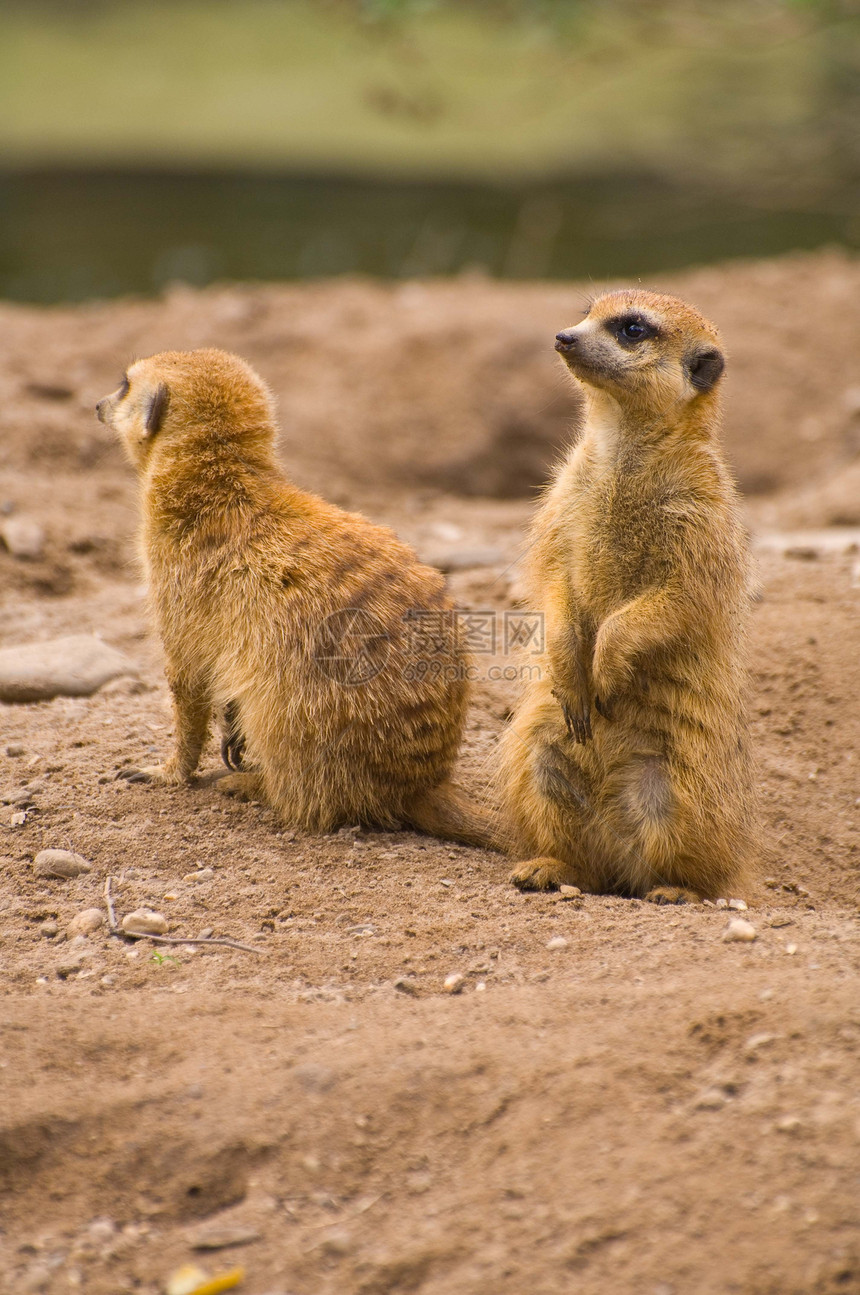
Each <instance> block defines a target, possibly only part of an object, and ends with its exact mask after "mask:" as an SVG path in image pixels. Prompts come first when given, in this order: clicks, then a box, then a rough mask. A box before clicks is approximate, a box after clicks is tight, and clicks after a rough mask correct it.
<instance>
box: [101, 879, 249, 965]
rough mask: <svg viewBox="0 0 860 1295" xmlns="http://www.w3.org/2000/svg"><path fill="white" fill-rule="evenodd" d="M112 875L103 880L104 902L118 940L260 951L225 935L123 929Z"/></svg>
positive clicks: (112, 931) (109, 926) (109, 924)
mask: <svg viewBox="0 0 860 1295" xmlns="http://www.w3.org/2000/svg"><path fill="white" fill-rule="evenodd" d="M113 880H114V878H113V877H108V879H107V881H106V882H105V903H106V905H107V912H108V929H109V931H110V933H111V935H115V936H116V937H117V939H118V940H130V941H134V940H153V941H154V942H155V943H156V944H209V945H217V946H218V947H220V948H222V949H241V950H242V951H243V952H244V953H262V952H263V950H262V949H257V948H255V947H254V945H253V944H242V943H241V942H240V941H239V940H231V939H229V937H227V936H218V935H207V936H199V937H198V938H197V939H196V940H193V939H186V938H185V936H184V935H150V934H149V933H148V932H143V931H141V933H140V934H139V935H137V934H135V932H134V931H124V930H123V929H122V927H121V926H120V925H119V924H118V923H117V920H116V911H115V909H114V906H113V895H112V894H111V882H112V881H113Z"/></svg>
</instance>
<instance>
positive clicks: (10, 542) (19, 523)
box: [0, 517, 45, 562]
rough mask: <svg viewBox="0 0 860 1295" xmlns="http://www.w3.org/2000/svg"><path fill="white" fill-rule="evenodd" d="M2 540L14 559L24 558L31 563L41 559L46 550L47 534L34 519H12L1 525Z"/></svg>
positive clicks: (0, 534) (0, 536) (0, 538)
mask: <svg viewBox="0 0 860 1295" xmlns="http://www.w3.org/2000/svg"><path fill="white" fill-rule="evenodd" d="M0 540H2V541H3V543H4V545H5V546H6V548H7V549H8V550H9V552H10V553H11V554H12V556H13V558H24V559H28V560H29V561H31V562H34V561H36V560H37V559H38V558H40V557H41V556H42V553H43V551H44V548H45V532H44V531H43V530H42V528H41V526H40V525H39V523H38V522H35V521H33V519H32V517H10V518H9V519H8V520H7V521H5V522H3V524H2V525H0Z"/></svg>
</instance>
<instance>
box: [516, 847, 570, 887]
mask: <svg viewBox="0 0 860 1295" xmlns="http://www.w3.org/2000/svg"><path fill="white" fill-rule="evenodd" d="M568 873H569V869H568V868H567V867H566V866H565V865H564V864H563V863H562V862H561V860H560V859H552V858H549V857H548V856H546V855H543V856H541V857H540V858H538V859H527V860H526V862H525V863H521V864H520V865H519V867H518V868H514V870H513V872H512V873H511V875H510V877H509V878H508V880H509V881H511V882H512V883H513V885H515V886H516V887H517V889H518V890H558V888H559V886H563V885H565V883H566V882H568V881H569V880H570V878H569V876H568Z"/></svg>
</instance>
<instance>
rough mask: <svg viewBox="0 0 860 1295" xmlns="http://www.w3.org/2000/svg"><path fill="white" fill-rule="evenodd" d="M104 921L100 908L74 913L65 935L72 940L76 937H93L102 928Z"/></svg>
mask: <svg viewBox="0 0 860 1295" xmlns="http://www.w3.org/2000/svg"><path fill="white" fill-rule="evenodd" d="M104 920H105V915H104V913H103V912H102V910H101V909H100V908H85V909H84V910H83V911H82V912H80V913H76V914H75V916H74V917H73V918H72V920H71V922H69V925H68V926H67V927H66V934H67V935H68V937H69V939H73V938H74V936H76V935H93V934H94V933H95V932H96V931H98V930H99V928H100V927H102V926H104Z"/></svg>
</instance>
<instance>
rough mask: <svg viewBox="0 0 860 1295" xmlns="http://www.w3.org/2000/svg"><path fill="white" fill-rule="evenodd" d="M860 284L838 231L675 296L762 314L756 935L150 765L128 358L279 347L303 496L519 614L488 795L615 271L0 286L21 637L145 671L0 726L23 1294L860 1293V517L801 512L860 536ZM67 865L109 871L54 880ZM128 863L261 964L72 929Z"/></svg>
mask: <svg viewBox="0 0 860 1295" xmlns="http://www.w3.org/2000/svg"><path fill="white" fill-rule="evenodd" d="M858 277H860V273H858V269H857V266H856V265H855V263H854V262H852V261H850V260H848V259H847V258H845V257H843V256H841V255H840V254H838V253H835V252H834V253H826V254H822V255H820V256H815V257H814V256H804V257H796V258H787V259H784V260H780V261H778V262H773V263H765V264H757V265H731V266H727V267H724V268H722V269H709V270H707V271H701V272H695V273H690V274H687V275H684V276H676V277H674V278H673V279H671V280H669V279H668V278H667V280H666V281H665V282H664V283H662V284H661V285H658V286H667V287H669V288H672V289H674V290H676V291H678V292H681V293H683V294H685V295H688V296H689V297H690V298H691V299H692V300H694V301H695V302H697V304H699V305H700V306H701V307H702V308H703V309H704V310H705V311H706V313H708V314H709V315H711V316H713V317H714V318H715V319H716V320H717V321H718V322H719V323H720V325H721V326H722V327H723V329H724V332H725V335H726V339H727V342H728V345H729V348H730V351H731V354H732V366H731V379H730V389H729V391H730V398H729V411H728V419H727V438H728V442H729V445H730V448H731V452H732V455H733V457H734V459H735V462H736V464H737V466H738V469H739V471H740V472H741V475H742V476H743V478H744V479H745V480H746V481H747V482H748V483H751V484H753V485H756V487H757V488H758V489H759V490H760V491H764V493H761V494H759V495H758V496H757V497H756V498H755V499H753V500H752V501H751V506H750V516H751V519H752V520H753V522H754V523H755V527H756V543H757V549H758V555H759V590H760V594H759V597H758V600H757V602H756V604H755V609H754V614H753V628H752V643H751V656H752V666H753V675H752V683H753V689H752V702H751V715H752V728H753V735H754V739H755V749H756V753H757V758H758V761H759V768H760V784H761V796H762V815H763V819H764V827H765V832H764V837H765V842H766V850H765V855H764V857H763V859H762V861H761V869H760V876H759V879H758V881H757V883H756V885H755V886H753V887H752V888H751V890H750V892H749V893H748V894H747V895H746V896H745V897H744V898H745V899H746V900H747V902H748V903H749V906H750V910H749V912H748V913H747V914H745V916H747V917H749V918H750V919H751V921H752V922H753V924H754V926H755V928H756V933H757V938H756V939H755V940H754V941H753V942H752V943H749V944H735V943H726V942H724V941H723V939H722V935H723V932H724V930H725V926H726V916H727V915H726V914H725V913H724V912H721V911H720V910H719V909H717V908H715V907H705V906H702V907H691V908H681V909H677V910H676V909H668V910H667V909H657V908H654V907H652V906H650V905H645V904H642V903H640V902H639V901H627V900H622V899H616V898H600V897H587V898H584V899H577V898H574V899H566V898H558V897H555V896H541V895H535V896H525V895H520V894H519V893H518V892H516V891H514V890H513V889H512V888H511V887H510V886H509V885H508V884H507V881H506V875H507V871H508V865H507V863H506V862H505V861H504V860H503V859H501V858H500V857H499V856H497V855H493V854H490V853H488V852H482V851H477V850H470V849H467V848H465V847H460V846H454V845H448V844H446V843H444V842H439V841H434V840H431V839H428V838H422V837H418V836H416V835H414V834H411V833H407V832H395V833H374V832H366V831H362V830H359V829H358V828H346V829H344V830H343V831H341V832H338V833H335V834H333V835H331V836H325V837H299V836H296V835H295V834H294V833H292V832H290V831H288V830H284V829H283V828H281V827H280V826H279V825H278V824H277V823H276V822H275V820H274V818H273V816H272V815H271V813H270V812H269V811H268V810H267V809H266V808H265V807H263V806H256V805H246V804H239V803H236V802H232V801H227V800H226V799H225V798H224V797H222V796H220V795H219V794H218V791H217V789H216V788H215V787H214V786H213V785H212V784H211V782H210V781H207V779H206V778H203V779H202V780H201V781H200V782H199V783H198V784H197V785H195V786H194V787H192V788H183V789H179V790H166V789H158V788H150V787H141V786H135V785H130V784H128V783H127V782H125V781H124V780H122V779H118V778H117V775H118V774H119V773H121V772H122V770H123V769H127V768H128V766H129V765H132V764H138V763H143V762H147V763H148V762H151V761H152V760H153V759H157V758H158V757H159V756H160V755H161V754H163V753H164V751H165V750H166V749H167V747H168V744H169V742H170V712H169V706H168V696H167V689H166V686H165V683H164V678H163V672H162V667H161V662H160V658H159V652H158V649H157V645H156V644H155V643H154V642H153V641H152V639H151V638H150V637H149V635H148V633H147V628H146V620H145V614H144V606H143V591H142V589H141V587H140V582H139V577H138V575H137V573H136V571H135V568H134V564H133V560H132V556H133V535H134V530H135V526H136V509H135V504H134V487H133V482H132V477H131V471H130V469H128V468H127V467H126V466H125V464H124V463H123V462H122V460H121V458H120V456H119V453H118V451H117V450H116V448H115V447H114V446H113V445H111V444H110V442H108V441H107V440H106V434H105V432H104V429H103V428H101V426H100V425H99V424H98V423H96V422H95V419H94V418H93V414H92V404H93V403H94V401H95V400H96V399H97V398H98V397H99V396H100V395H102V394H103V393H104V392H105V391H106V390H107V389H108V388H109V387H110V386H111V385H112V384H113V382H114V381H115V379H116V378H117V376H118V374H119V373H120V372H121V370H122V368H123V367H124V365H125V364H126V363H127V361H128V359H129V357H130V356H131V355H133V354H135V353H139V354H140V353H147V352H150V351H153V350H156V349H161V348H163V347H167V346H192V345H204V344H207V345H208V344H212V343H215V344H219V345H223V346H228V347H230V348H232V349H236V350H239V351H241V352H243V353H244V354H247V355H248V356H249V357H250V358H251V359H252V360H253V361H254V362H255V363H256V364H257V365H258V366H259V368H260V369H261V371H262V372H263V373H264V374H265V376H266V377H267V378H268V379H269V380H270V381H271V383H272V385H273V387H274V388H275V390H276V392H277V394H278V396H279V399H280V404H281V409H282V415H283V423H284V454H285V457H286V459H287V461H288V462H289V463H290V465H291V468H292V469H293V470H294V472H295V475H296V476H297V477H298V478H299V479H300V480H301V481H302V482H303V483H305V484H311V485H314V486H317V487H319V488H320V489H321V490H324V491H325V493H326V494H327V495H329V496H330V497H334V498H338V499H340V500H342V501H344V502H347V503H349V504H359V505H363V506H365V507H367V508H368V509H370V510H371V511H372V512H373V513H374V516H376V517H377V518H379V519H380V520H384V521H387V522H389V523H391V524H393V525H394V526H395V527H396V528H397V529H398V530H399V531H400V532H401V533H402V534H403V535H404V537H406V538H407V539H409V540H410V541H411V542H412V543H413V544H415V545H416V546H417V547H418V549H419V551H421V552H422V553H423V554H425V555H427V556H431V557H434V558H435V559H436V560H438V561H440V562H442V561H444V562H445V564H446V565H447V566H448V568H449V569H450V572H451V574H450V583H451V588H452V591H453V593H454V595H455V597H456V599H457V600H458V602H459V603H461V604H462V605H464V606H467V607H471V608H472V609H476V610H481V611H483V612H485V613H487V614H488V615H490V616H491V617H494V618H495V619H494V621H493V623H494V625H495V627H496V639H497V641H496V645H495V650H494V651H490V650H489V648H488V651H487V653H486V654H482V655H480V657H479V664H480V672H481V679H480V681H479V682H478V684H477V686H476V691H475V701H474V706H473V708H472V711H471V715H470V722H469V730H468V734H467V740H466V743H465V747H464V751H463V757H462V761H461V767H460V778H461V781H462V782H463V783H464V784H466V785H469V786H470V787H472V788H473V789H475V790H479V789H480V788H481V786H482V785H483V783H484V781H485V779H486V776H487V773H488V771H489V770H490V769H491V767H492V762H493V756H494V750H495V744H496V741H497V738H498V735H499V733H500V732H501V729H502V726H503V724H504V721H505V717H506V715H507V714H508V712H509V709H510V706H511V704H512V702H513V700H514V697H515V694H516V690H517V686H518V685H517V669H516V667H515V665H514V662H513V659H512V658H511V657H509V656H506V655H505V651H504V626H505V620H504V618H505V614H506V613H510V612H512V611H513V610H514V608H515V595H516V590H517V566H516V563H517V559H518V556H519V555H520V554H521V552H522V549H523V544H524V539H523V536H524V531H525V527H526V524H527V521H528V517H529V511H530V508H529V504H528V503H527V502H526V501H525V500H523V499H521V498H517V497H516V496H518V495H520V494H522V493H523V492H525V491H527V490H530V489H531V488H532V487H533V485H534V483H535V482H536V481H538V480H539V479H540V477H541V475H542V474H543V472H544V471H545V467H546V463H547V462H548V461H549V459H551V457H552V455H553V454H554V453H555V452H556V447H557V446H558V445H559V444H560V443H561V442H562V441H563V440H564V439H565V437H566V436H567V435H568V428H569V424H570V421H571V419H572V418H574V417H575V415H576V400H575V396H573V395H572V394H571V388H570V387H569V386H568V385H567V383H566V381H565V380H564V375H563V373H561V371H560V369H559V367H558V366H557V364H556V361H555V358H554V356H553V354H552V350H551V341H552V335H553V333H554V332H555V331H556V328H557V327H558V326H559V325H560V324H563V323H566V322H571V321H572V320H573V319H574V318H575V317H576V313H577V306H578V303H579V299H580V296H581V294H580V290H579V289H578V288H575V287H558V286H552V287H548V286H545V285H528V284H526V285H522V286H513V285H499V284H491V283H488V282H485V281H481V280H478V281H472V280H469V281H461V282H455V283H452V282H448V283H441V282H440V283H430V284H417V285H415V284H406V285H403V286H402V287H400V288H383V287H379V286H376V285H373V284H368V283H354V282H348V283H326V284H316V285H308V286H301V287H247V288H244V287H243V288H239V287H225V288H219V289H213V290H211V291H206V292H202V293H191V292H188V291H186V290H176V291H175V292H173V293H171V294H170V295H169V296H168V298H167V299H166V300H165V301H164V302H117V303H111V304H108V305H97V306H90V307H86V308H81V309H79V310H66V309H63V310H50V311H42V312H40V311H36V310H30V309H19V308H11V307H3V308H0V326H3V327H4V330H5V335H6V338H7V343H6V349H5V353H4V355H3V356H2V357H0V420H2V440H0V456H2V462H0V468H2V478H0V509H2V510H5V511H4V512H3V514H2V516H0V521H2V519H3V517H5V516H7V515H9V516H12V517H19V518H25V517H26V518H29V519H31V520H32V521H35V522H38V523H39V524H40V525H41V526H42V528H43V530H44V533H45V537H44V544H43V550H42V552H41V554H40V555H38V556H31V557H29V558H16V557H14V556H13V555H12V554H11V553H9V552H0V612H2V631H0V641H2V642H3V643H4V644H5V643H8V644H14V643H21V642H26V641H29V640H33V639H41V638H54V637H59V636H61V635H65V634H81V633H89V632H97V633H99V634H101V635H103V636H104V638H105V640H106V641H107V642H109V643H110V644H112V645H114V646H116V647H118V648H120V649H121V650H122V651H123V652H124V653H126V654H127V656H128V657H129V658H131V660H132V661H133V663H134V668H135V673H134V674H132V675H129V676H128V677H124V678H120V679H117V680H115V681H113V682H112V683H110V684H108V685H107V686H106V687H105V688H104V689H102V690H101V691H100V692H98V693H96V694H95V695H94V696H92V697H75V698H56V699H54V700H53V701H49V702H43V703H38V704H29V705H16V706H0V722H1V723H2V740H0V856H2V859H3V867H2V870H0V975H2V978H3V984H4V992H5V999H4V1011H3V1014H2V1021H0V1075H2V1079H0V1087H2V1093H3V1103H2V1111H0V1201H2V1209H0V1214H2V1219H3V1222H2V1231H0V1287H2V1289H3V1290H9V1291H10V1292H14V1293H15V1295H17V1293H18V1292H21V1293H22V1295H31V1293H32V1292H45V1295H61V1293H62V1295H66V1293H67V1292H68V1291H69V1290H81V1291H85V1292H86V1293H87V1295H118V1292H135V1293H136V1295H159V1293H160V1292H162V1291H163V1289H164V1284H165V1281H166V1278H167V1276H168V1275H169V1273H170V1272H171V1271H172V1270H173V1269H174V1268H176V1267H177V1266H178V1265H180V1264H181V1263H186V1262H188V1261H189V1260H191V1259H195V1258H196V1261H197V1262H201V1263H202V1264H203V1265H204V1267H206V1268H208V1270H209V1271H210V1272H213V1273H214V1272H216V1271H224V1270H226V1269H229V1268H232V1267H234V1266H236V1265H239V1264H241V1265H242V1266H243V1267H244V1268H245V1270H246V1278H245V1281H244V1284H243V1286H242V1287H241V1288H240V1289H241V1290H242V1291H247V1292H248V1295H267V1293H268V1295H277V1293H280V1295H345V1293H347V1295H383V1293H388V1292H391V1293H392V1295H393V1293H395V1292H397V1293H399V1292H410V1291H412V1292H421V1295H452V1292H453V1293H455V1295H486V1292H487V1291H490V1290H492V1291H494V1292H496V1291H497V1292H500V1295H522V1292H523V1291H526V1290H528V1291H534V1292H535V1293H536V1295H556V1293H557V1292H558V1291H562V1290H569V1289H570V1290H572V1289H575V1290H577V1291H578V1292H582V1293H583V1295H605V1293H606V1292H608V1291H612V1292H618V1293H619V1295H688V1293H689V1292H695V1293H696V1295H724V1292H726V1291H734V1292H738V1293H739V1295H837V1293H843V1292H844V1293H850V1292H860V1253H859V1252H858V1249H857V1231H856V1224H857V1213H856V1171H857V1168H858V1154H857V1130H858V1127H860V1126H858V1119H860V1110H858V1102H857V1095H856V1068H857V1057H858V1050H860V1013H858V1008H857V1004H858V980H857V973H858V960H860V956H858V922H857V913H858V901H860V809H858V805H860V778H858V768H860V713H858V709H857V705H856V697H857V694H858V691H860V630H858V617H857V608H858V598H860V558H858V554H857V542H856V541H857V532H856V531H854V532H844V533H843V532H808V531H803V532H801V533H799V534H795V533H792V534H791V535H789V534H787V533H785V529H784V528H786V527H788V526H791V527H798V526H806V527H808V526H810V525H816V526H819V525H821V524H824V523H825V522H826V521H828V520H838V521H840V522H842V523H844V524H847V522H849V521H851V520H852V519H853V520H856V518H855V515H854V513H853V512H851V511H850V509H849V510H848V511H843V512H834V508H835V505H834V502H833V501H834V500H835V499H836V496H837V494H838V492H839V490H840V489H842V488H843V487H844V488H845V489H846V491H847V494H848V495H850V494H851V486H850V482H851V481H852V480H854V479H855V476H856V472H857V467H856V463H855V460H854V458H853V457H852V456H854V455H855V452H856V447H855V445H854V441H853V439H852V438H853V437H854V435H855V433H856V430H857V428H856V418H857V412H856V407H855V406H854V405H853V404H852V403H851V401H852V398H851V397H850V392H851V391H852V390H854V389H856V387H857V385H858V377H857V372H856V364H857V360H856V357H857V355H858V354H860V319H858V317H857V313H856V310H854V311H853V313H852V307H851V294H852V293H855V294H856V292H857V289H858V288H860V283H858ZM846 392H847V393H849V394H848V395H846ZM804 429H805V430H804ZM843 471H844V472H845V474H846V475H845V477H844V479H843V480H841V482H840V474H841V473H843ZM446 492H447V493H446ZM847 507H848V505H847V503H846V508H847ZM828 510H829V511H828ZM825 514H826V516H825ZM765 526H766V527H767V528H769V529H768V530H765V529H763V528H764V527H765ZM218 764H219V761H218V757H217V752H216V750H215V748H214V743H213V744H210V749H209V751H208V753H207V756H206V761H205V770H204V772H205V773H206V774H207V775H209V774H212V773H214V772H215V771H216V769H217V767H218ZM49 847H59V848H62V849H71V850H74V851H76V852H78V853H79V854H81V855H83V856H84V857H85V858H86V859H87V860H88V861H89V862H90V863H91V865H92V870H91V871H90V872H88V873H86V872H85V873H81V874H80V875H78V876H75V877H72V878H70V879H67V880H59V879H53V880H52V879H46V878H45V877H43V876H38V875H37V874H36V871H35V869H34V865H33V861H34V858H35V855H36V854H37V853H38V852H39V851H40V850H41V849H43V848H49ZM108 877H112V878H113V881H112V885H111V891H112V895H113V900H114V903H115V905H116V909H117V913H118V915H119V916H120V917H121V916H122V915H123V914H126V913H128V912H130V911H132V910H133V909H137V908H140V907H150V908H153V909H156V910H158V911H159V912H161V913H163V914H164V916H165V918H166V921H167V924H168V929H169V932H170V933H171V934H172V935H174V936H176V937H185V938H186V939H188V938H192V937H200V936H204V933H209V934H208V935H205V936H204V938H207V939H208V938H211V937H212V936H214V937H215V938H218V937H224V936H230V937H233V938H234V939H237V940H239V941H240V942H242V943H243V944H244V945H246V946H247V947H246V948H245V949H239V950H237V949H230V948H226V947H224V946H219V945H210V944H205V943H204V944H180V945H173V946H168V945H155V944H152V943H150V942H149V941H140V942H139V943H137V944H130V943H126V942H123V941H121V940H120V939H118V938H115V937H112V936H111V935H110V934H109V933H108V930H107V925H106V921H103V922H102V924H101V926H99V927H98V928H97V929H95V930H93V931H91V933H90V934H89V935H76V934H75V928H74V927H73V928H72V929H71V930H70V929H69V928H70V924H71V923H72V921H73V919H74V918H75V916H76V915H78V914H81V913H82V912H84V911H86V910H90V909H93V908H97V909H101V911H102V914H103V916H104V917H105V918H106V901H105V882H106V880H107V878H108ZM727 898H729V897H727ZM451 977H453V978H454V979H453V981H452V980H451V979H450V978H451ZM446 981H447V983H448V988H447V989H446ZM452 989H453V990H454V991H456V992H452ZM200 1244H219V1245H222V1246H223V1248H222V1249H219V1250H215V1251H212V1252H207V1251H202V1250H201V1251H198V1250H196V1249H195V1247H196V1246H198V1245H200Z"/></svg>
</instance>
